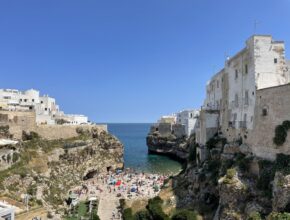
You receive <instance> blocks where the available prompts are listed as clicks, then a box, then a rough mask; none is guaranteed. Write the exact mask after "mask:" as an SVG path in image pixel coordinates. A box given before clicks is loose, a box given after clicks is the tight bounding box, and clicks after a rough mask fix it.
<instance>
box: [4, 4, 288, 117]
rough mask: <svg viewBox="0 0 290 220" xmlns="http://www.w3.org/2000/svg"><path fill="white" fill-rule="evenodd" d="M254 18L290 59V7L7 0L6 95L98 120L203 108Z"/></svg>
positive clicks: (252, 30)
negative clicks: (22, 93) (39, 97)
mask: <svg viewBox="0 0 290 220" xmlns="http://www.w3.org/2000/svg"><path fill="white" fill-rule="evenodd" d="M255 20H258V21H259V24H258V28H257V33H258V34H272V35H273V36H274V38H275V39H277V40H284V41H285V43H286V56H287V57H288V58H290V56H289V55H290V54H289V53H290V52H289V51H290V49H288V48H290V38H289V37H290V28H289V22H290V0H219V1H216V0H103V1H98V0H94V1H93V0H86V1H81V0H78V1H75V0H61V1H60V0H50V1H39V0H35V1H31V0H25V1H23V0H19V1H14V0H9V1H4V0H3V1H0V76H1V80H0V87H1V88H17V89H29V88H35V89H38V90H40V91H41V92H42V93H45V94H49V95H51V96H53V97H55V98H56V99H57V101H58V103H59V104H60V106H61V108H62V109H63V110H64V111H65V112H68V113H83V114H86V115H88V116H89V117H90V119H91V120H93V121H96V122H154V121H155V120H156V119H157V118H158V117H159V116H160V115H163V114H168V113H171V112H175V111H178V110H180V109H184V108H198V107H200V105H201V104H202V100H203V99H204V96H205V84H206V82H207V80H208V79H210V77H211V75H213V74H214V72H216V71H218V70H219V69H220V68H221V67H222V66H223V64H224V59H225V54H228V55H233V54H235V53H236V52H237V51H239V50H240V49H242V47H243V46H244V42H245V40H246V39H247V38H248V37H249V36H250V35H252V34H253V33H254V21H255Z"/></svg>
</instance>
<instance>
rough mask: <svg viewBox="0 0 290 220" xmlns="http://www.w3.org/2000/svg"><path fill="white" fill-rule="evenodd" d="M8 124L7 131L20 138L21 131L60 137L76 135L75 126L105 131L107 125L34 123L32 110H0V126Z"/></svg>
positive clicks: (51, 137) (53, 137)
mask: <svg viewBox="0 0 290 220" xmlns="http://www.w3.org/2000/svg"><path fill="white" fill-rule="evenodd" d="M1 125H9V132H10V133H11V134H12V135H13V138H16V139H21V138H22V131H35V132H37V133H38V134H39V135H40V136H41V137H43V138H46V139H60V138H71V137H76V136H77V135H78V134H77V132H76V128H78V127H82V128H84V129H91V128H93V127H96V128H98V129H100V130H104V131H107V125H36V117H35V112H33V111H5V110H1V111H0V126H1Z"/></svg>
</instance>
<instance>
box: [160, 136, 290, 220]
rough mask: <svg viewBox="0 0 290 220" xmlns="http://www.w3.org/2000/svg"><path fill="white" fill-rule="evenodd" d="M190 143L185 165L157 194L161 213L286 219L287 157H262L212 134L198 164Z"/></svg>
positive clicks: (289, 204) (289, 209)
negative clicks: (203, 156)
mask: <svg viewBox="0 0 290 220" xmlns="http://www.w3.org/2000/svg"><path fill="white" fill-rule="evenodd" d="M194 146H196V145H195V144H191V147H189V151H190V153H189V157H188V158H187V167H186V168H185V169H184V170H183V171H182V172H181V173H180V174H178V175H177V176H173V177H171V178H170V179H169V181H168V183H167V184H165V185H164V187H163V189H162V190H161V192H160V194H159V197H160V198H161V200H162V201H161V202H160V204H161V205H160V206H161V209H162V211H163V213H164V214H165V215H167V216H168V217H169V218H172V219H173V216H174V215H176V213H178V212H181V211H183V212H184V211H186V213H187V214H188V213H190V212H196V213H198V214H199V215H201V216H202V217H203V219H205V220H207V219H208V220H212V219H214V220H219V219H230V220H243V219H267V220H274V219H290V214H289V213H290V188H289V185H290V156H288V155H284V154H278V155H277V158H276V160H275V161H269V160H264V159H261V158H258V157H256V156H254V155H253V154H252V153H251V151H250V148H249V147H248V146H246V145H245V144H241V143H239V142H230V143H226V141H225V139H224V137H219V136H216V137H214V140H209V141H208V142H207V145H206V150H207V151H208V158H207V159H206V160H205V161H203V162H202V163H200V162H199V161H198V160H197V155H196V154H194V152H195V148H194ZM185 219H188V218H185Z"/></svg>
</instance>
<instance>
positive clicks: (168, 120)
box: [157, 114, 176, 124]
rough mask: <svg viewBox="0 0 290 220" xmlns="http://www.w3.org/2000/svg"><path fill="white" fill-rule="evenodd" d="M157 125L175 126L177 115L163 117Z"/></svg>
mask: <svg viewBox="0 0 290 220" xmlns="http://www.w3.org/2000/svg"><path fill="white" fill-rule="evenodd" d="M157 123H169V124H175V123H176V115H175V114H172V115H164V116H161V118H160V119H159V120H158V122H157Z"/></svg>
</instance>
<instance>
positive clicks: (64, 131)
mask: <svg viewBox="0 0 290 220" xmlns="http://www.w3.org/2000/svg"><path fill="white" fill-rule="evenodd" d="M79 127H81V128H83V129H88V130H91V129H92V128H97V129H100V130H103V131H107V125H38V126H37V127H36V130H34V131H35V132H37V133H38V134H39V135H40V136H41V137H43V138H45V139H48V140H54V139H61V138H63V139H67V138H72V137H76V136H78V133H77V132H76V129H77V128H79Z"/></svg>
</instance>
